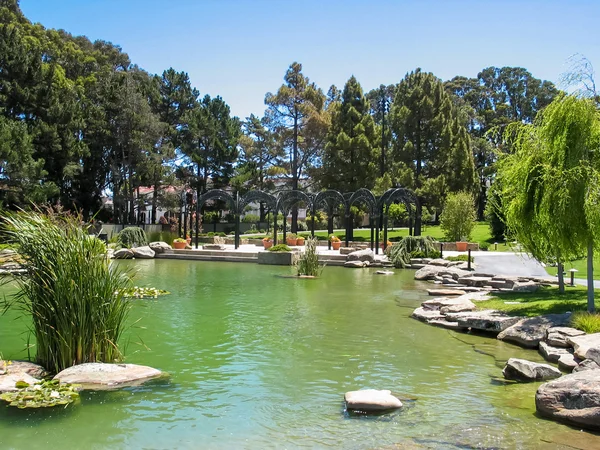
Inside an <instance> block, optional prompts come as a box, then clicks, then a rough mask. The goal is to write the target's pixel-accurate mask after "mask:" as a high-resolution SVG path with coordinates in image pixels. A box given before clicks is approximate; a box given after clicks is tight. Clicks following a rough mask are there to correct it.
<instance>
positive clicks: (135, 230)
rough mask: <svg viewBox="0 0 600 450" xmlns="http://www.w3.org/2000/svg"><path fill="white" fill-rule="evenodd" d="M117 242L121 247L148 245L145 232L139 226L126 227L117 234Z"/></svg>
mask: <svg viewBox="0 0 600 450" xmlns="http://www.w3.org/2000/svg"><path fill="white" fill-rule="evenodd" d="M117 244H119V245H120V246H121V247H126V248H132V247H142V246H144V245H148V239H147V238H146V233H145V232H144V230H142V229H141V228H139V227H127V228H124V229H123V230H121V232H120V233H119V234H118V236H117Z"/></svg>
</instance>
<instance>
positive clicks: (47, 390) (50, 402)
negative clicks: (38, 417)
mask: <svg viewBox="0 0 600 450" xmlns="http://www.w3.org/2000/svg"><path fill="white" fill-rule="evenodd" d="M16 387H17V389H18V390H16V391H12V392H5V393H4V394H1V395H0V400H4V401H5V402H7V403H8V406H14V407H17V408H19V409H26V408H51V407H53V406H64V407H66V406H67V405H69V404H71V403H73V402H74V401H76V400H78V399H79V393H78V392H77V391H78V389H79V386H78V385H75V384H68V383H64V384H62V383H60V382H59V381H58V380H51V381H42V382H40V383H36V384H34V385H30V384H28V383H26V382H24V381H17V383H16Z"/></svg>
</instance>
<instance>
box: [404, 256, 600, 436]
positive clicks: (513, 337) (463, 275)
mask: <svg viewBox="0 0 600 450" xmlns="http://www.w3.org/2000/svg"><path fill="white" fill-rule="evenodd" d="M440 264H441V263H440V262H438V261H435V263H434V261H430V262H429V264H427V265H424V266H423V267H422V268H420V269H419V270H417V272H416V273H415V279H418V280H429V281H431V282H433V283H436V284H443V285H444V288H445V289H443V290H442V289H429V290H428V292H429V294H430V295H445V296H444V297H439V298H434V299H432V300H427V301H425V302H423V303H422V304H421V307H420V308H417V309H416V310H415V311H414V312H413V315H412V316H413V317H414V318H416V319H418V320H421V321H424V322H427V323H429V324H431V325H435V326H441V327H445V328H450V329H455V330H459V331H466V330H469V329H474V330H481V331H487V332H490V333H492V334H493V335H496V336H497V338H498V339H500V340H503V341H507V342H510V343H513V344H516V345H519V346H521V347H525V348H529V349H538V351H539V353H540V354H541V355H542V356H543V357H544V359H546V360H547V361H548V362H551V363H555V364H558V369H557V368H555V367H553V366H551V365H549V364H539V363H535V362H532V361H527V360H523V359H516V358H511V359H509V360H508V362H507V363H506V366H505V367H504V370H503V374H504V376H505V378H507V379H511V380H516V381H540V380H542V381H543V380H548V379H552V378H556V379H555V380H552V381H550V382H548V383H546V384H542V385H541V386H540V387H539V388H538V390H537V393H536V408H537V410H538V412H539V413H540V414H541V415H543V416H545V417H549V418H551V419H555V420H558V421H563V422H567V423H569V424H572V425H576V426H580V427H582V428H588V429H600V333H596V334H589V335H588V334H585V333H584V332H583V331H581V330H576V329H574V328H570V327H569V326H568V324H569V322H570V313H565V314H548V315H544V316H538V317H531V318H523V317H513V316H508V315H506V314H505V313H503V312H499V311H491V310H490V311H476V303H477V301H480V300H486V299H488V298H489V294H493V293H495V292H498V291H500V292H505V291H521V292H533V291H535V290H536V289H538V287H539V286H541V285H549V284H555V283H556V282H555V281H554V280H548V279H545V278H537V277H503V276H495V275H493V274H478V273H470V272H468V271H465V270H463V269H461V268H460V267H458V266H442V265H440ZM470 290H473V291H477V292H467V293H464V292H466V291H470ZM457 291H462V292H461V294H462V295H458V296H456V293H457ZM559 369H560V370H559ZM561 370H562V371H564V372H572V373H569V374H568V375H562V373H561Z"/></svg>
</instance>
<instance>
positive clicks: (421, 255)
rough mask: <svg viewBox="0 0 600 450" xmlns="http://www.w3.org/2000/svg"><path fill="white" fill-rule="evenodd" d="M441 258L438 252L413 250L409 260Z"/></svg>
mask: <svg viewBox="0 0 600 450" xmlns="http://www.w3.org/2000/svg"><path fill="white" fill-rule="evenodd" d="M441 256H442V253H441V252H440V251H439V250H430V251H429V252H424V251H421V250H415V251H414V252H412V253H411V254H410V257H411V259H412V258H433V259H435V258H440V257H441Z"/></svg>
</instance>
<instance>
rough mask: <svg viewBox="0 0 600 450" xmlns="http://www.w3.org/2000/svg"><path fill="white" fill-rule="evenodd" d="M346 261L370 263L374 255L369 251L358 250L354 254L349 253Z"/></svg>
mask: <svg viewBox="0 0 600 450" xmlns="http://www.w3.org/2000/svg"><path fill="white" fill-rule="evenodd" d="M346 261H368V262H370V263H372V262H373V261H375V254H374V253H373V252H372V251H371V250H369V249H365V250H358V251H356V252H352V253H349V254H348V256H347V257H346Z"/></svg>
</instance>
